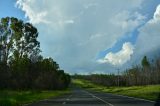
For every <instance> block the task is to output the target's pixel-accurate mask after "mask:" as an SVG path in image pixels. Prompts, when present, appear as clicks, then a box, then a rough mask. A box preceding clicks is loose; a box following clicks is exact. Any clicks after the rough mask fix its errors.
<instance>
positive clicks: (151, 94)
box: [72, 79, 160, 101]
mask: <svg viewBox="0 0 160 106" xmlns="http://www.w3.org/2000/svg"><path fill="white" fill-rule="evenodd" d="M72 83H73V84H75V85H76V86H79V87H82V88H87V89H88V90H96V91H101V92H107V93H113V94H119V95H126V96H131V97H136V98H142V99H148V100H153V101H155V100H157V98H158V95H159V94H160V85H147V86H131V87H105V86H102V85H97V84H93V83H91V82H89V81H86V80H80V79H74V80H73V81H72Z"/></svg>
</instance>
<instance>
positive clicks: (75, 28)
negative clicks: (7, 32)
mask: <svg viewBox="0 0 160 106" xmlns="http://www.w3.org/2000/svg"><path fill="white" fill-rule="evenodd" d="M159 4H160V1H159V0H130V1H129V0H121V1H117V0H107V1H105V0H101V1H100V0H76V1H75V0H69V1H65V0H59V1H57V0H41V2H39V0H17V1H15V0H2V1H1V3H0V10H1V12H0V17H6V16H13V17H17V18H19V19H22V20H24V21H29V22H31V23H32V24H33V25H34V26H36V27H37V29H38V30H39V38H38V39H39V41H40V42H41V49H42V51H43V52H42V55H43V56H44V57H53V58H54V59H55V61H57V62H58V63H59V64H60V66H61V67H62V68H63V69H64V70H66V71H67V72H69V73H85V74H87V73H113V72H114V71H115V69H116V68H117V67H118V68H121V70H124V69H125V68H128V67H131V66H132V65H133V63H136V64H138V63H139V61H140V60H139V59H141V58H142V57H143V56H144V55H151V54H152V53H153V54H156V53H155V51H158V50H159V49H160V48H159V47H160V46H159V45H160V43H159V41H157V39H159V32H160V29H159V28H158V27H159V26H160V25H159V24H160V22H159V21H160V20H159V19H160V6H159ZM16 5H17V6H16ZM25 16H26V17H25ZM151 29H152V30H151ZM148 31H149V32H148ZM148 41H150V42H151V45H147V42H148Z"/></svg>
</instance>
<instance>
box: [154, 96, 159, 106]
mask: <svg viewBox="0 0 160 106" xmlns="http://www.w3.org/2000/svg"><path fill="white" fill-rule="evenodd" d="M154 106H160V94H159V96H158V99H157V101H156V103H155V105H154Z"/></svg>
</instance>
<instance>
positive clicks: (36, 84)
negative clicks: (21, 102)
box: [0, 17, 70, 90]
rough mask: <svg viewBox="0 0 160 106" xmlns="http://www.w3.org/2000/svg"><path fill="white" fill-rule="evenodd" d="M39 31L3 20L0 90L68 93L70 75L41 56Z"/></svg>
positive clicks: (24, 24) (51, 60) (14, 21)
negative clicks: (64, 91) (65, 91)
mask: <svg viewBox="0 0 160 106" xmlns="http://www.w3.org/2000/svg"><path fill="white" fill-rule="evenodd" d="M37 38H38V30H37V28H36V27H34V26H33V25H32V24H31V23H28V22H27V23H25V22H23V21H22V20H19V19H17V18H14V17H5V18H1V20H0V89H16V90H27V89H36V90H37V89H39V90H55V89H65V88H67V87H68V85H69V83H70V75H69V74H67V73H65V72H64V70H62V69H60V67H59V64H58V63H56V61H54V60H53V59H52V58H44V57H43V56H42V55H41V54H40V53H41V49H40V42H39V41H38V40H37Z"/></svg>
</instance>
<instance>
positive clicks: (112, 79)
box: [73, 56, 160, 87]
mask: <svg viewBox="0 0 160 106" xmlns="http://www.w3.org/2000/svg"><path fill="white" fill-rule="evenodd" d="M73 78H75V79H85V80H89V81H91V82H92V83H95V84H99V85H104V86H108V87H111V86H141V85H156V84H160V58H157V59H156V60H155V61H154V62H152V63H150V61H149V59H148V58H147V56H144V57H143V59H142V60H141V65H137V66H133V67H132V68H130V69H127V70H125V71H122V72H120V73H118V74H92V75H78V74H76V75H73Z"/></svg>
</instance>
